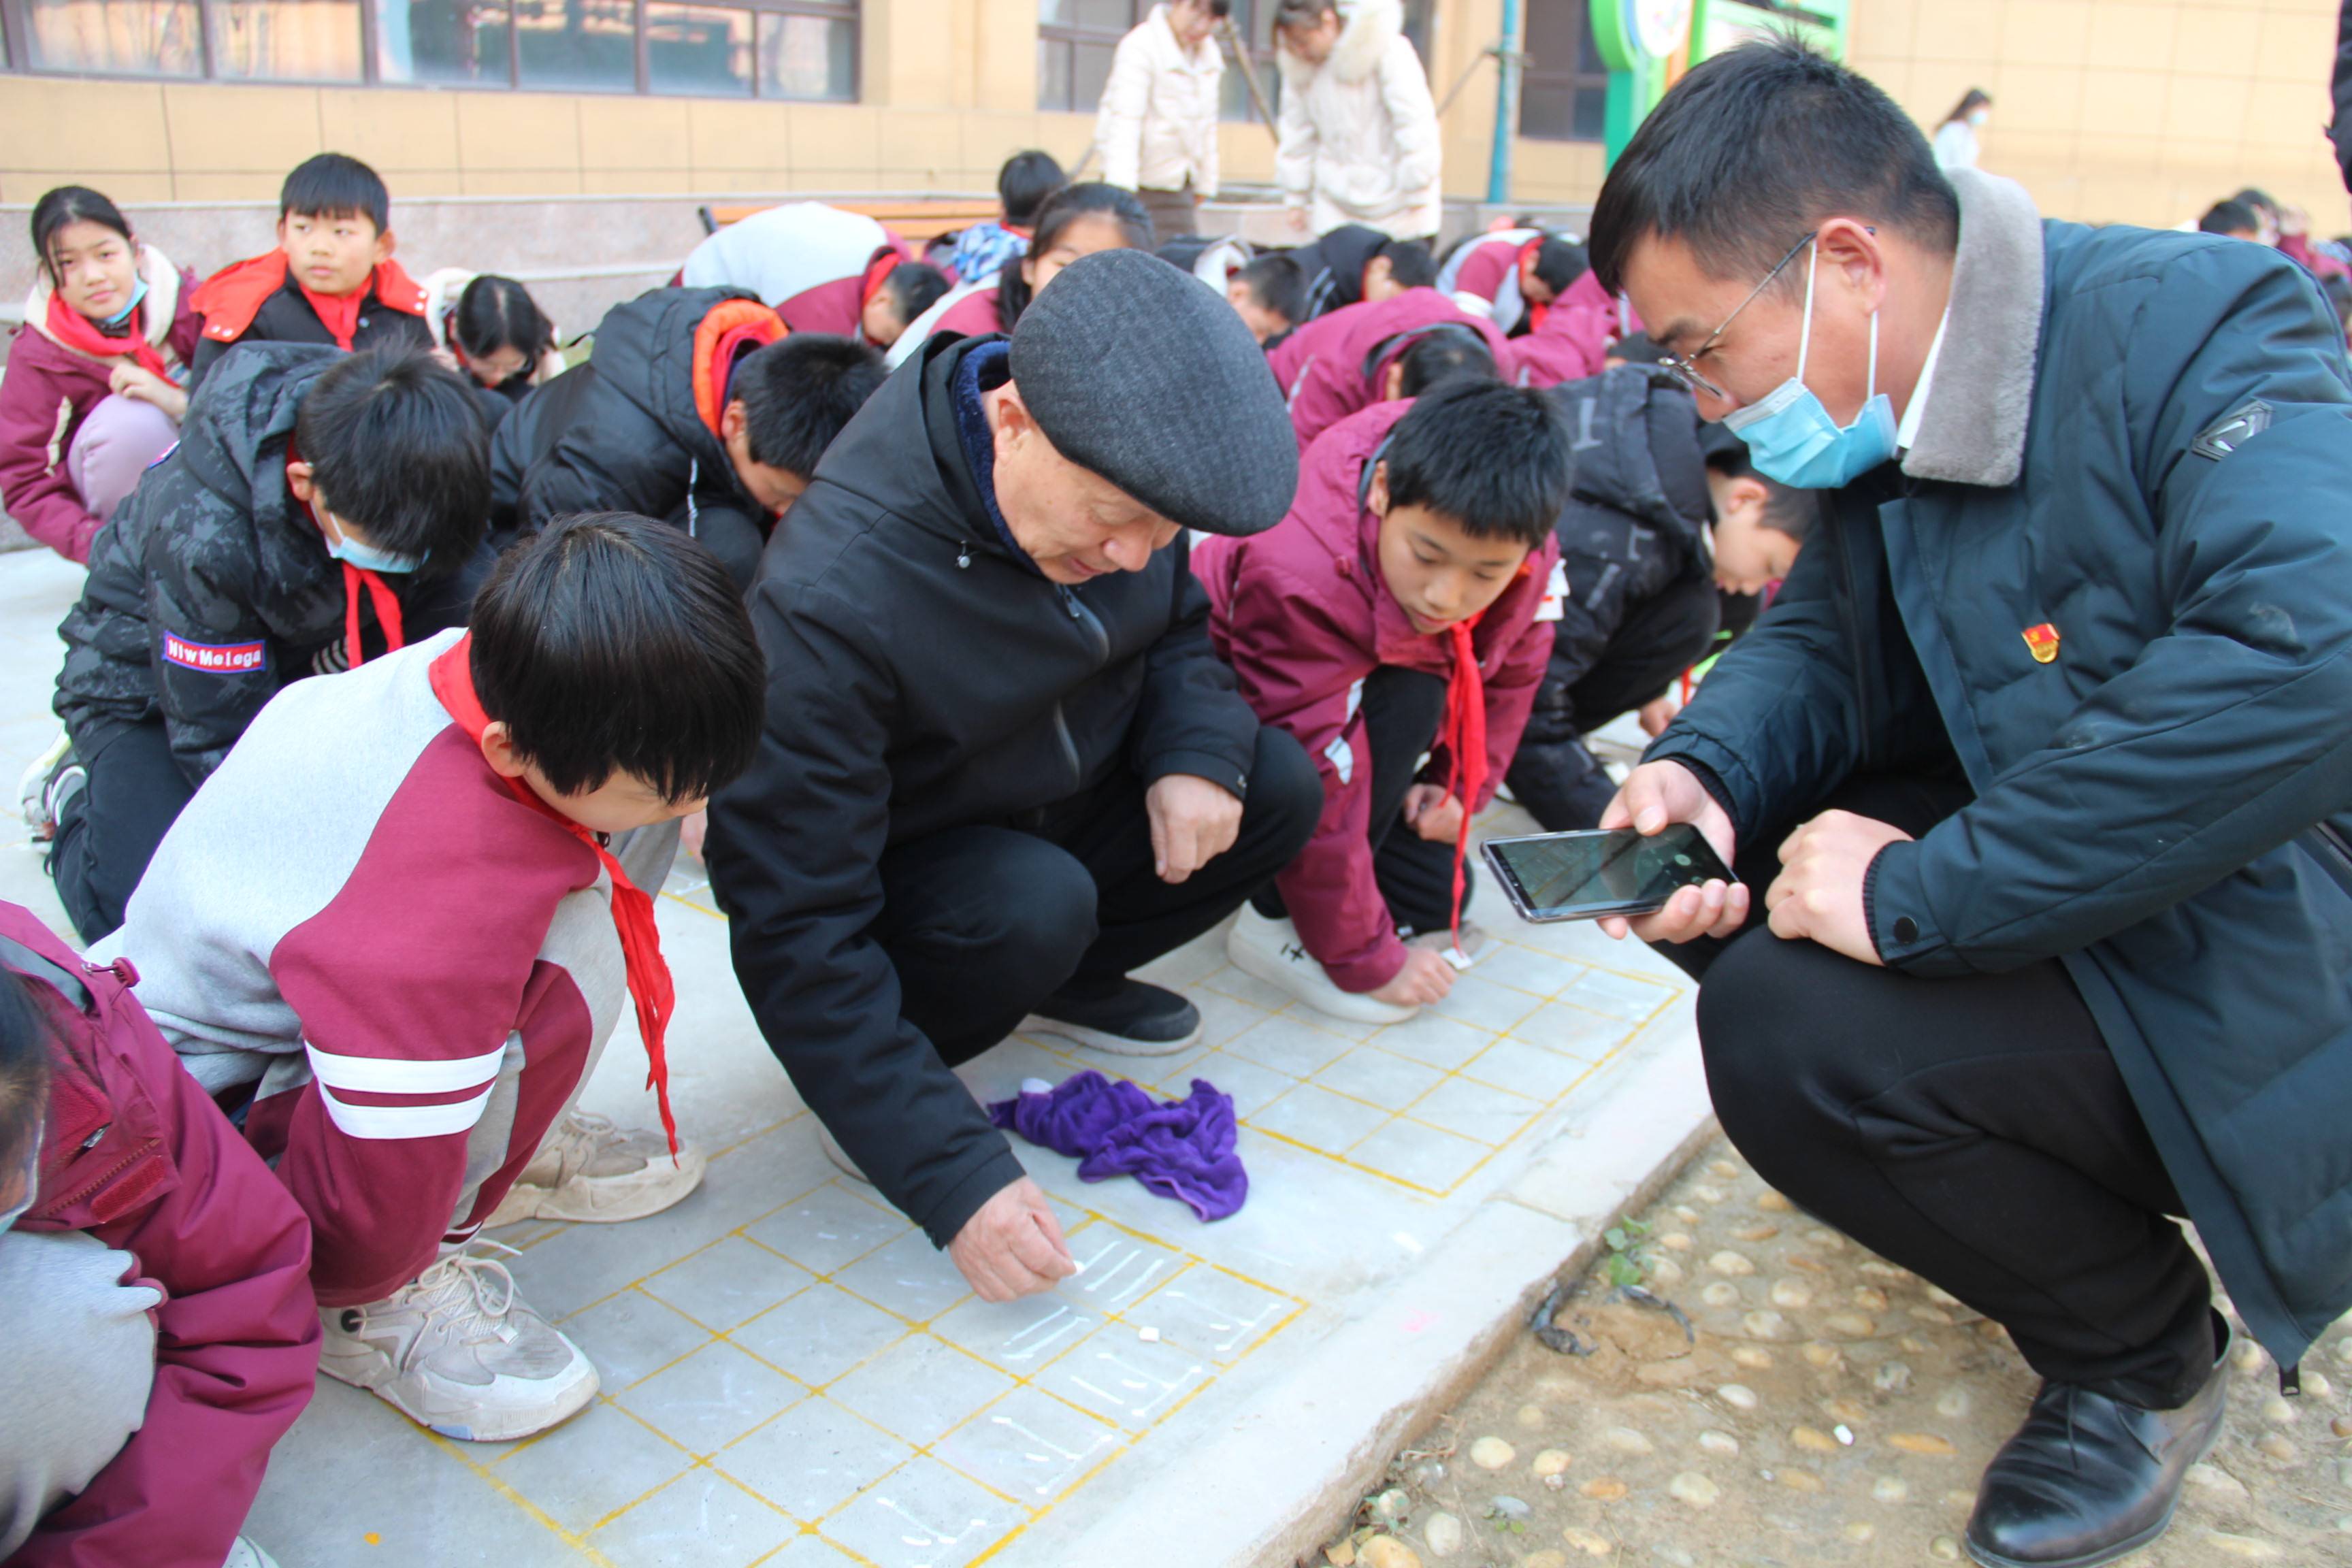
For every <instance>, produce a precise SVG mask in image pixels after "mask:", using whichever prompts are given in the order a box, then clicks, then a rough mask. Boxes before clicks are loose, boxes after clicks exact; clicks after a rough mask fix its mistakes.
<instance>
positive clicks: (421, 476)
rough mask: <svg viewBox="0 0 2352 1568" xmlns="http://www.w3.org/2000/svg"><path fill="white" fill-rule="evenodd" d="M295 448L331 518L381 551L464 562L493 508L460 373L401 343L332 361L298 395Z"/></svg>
mask: <svg viewBox="0 0 2352 1568" xmlns="http://www.w3.org/2000/svg"><path fill="white" fill-rule="evenodd" d="M294 446H295V448H296V450H297V451H298V452H299V454H300V456H301V458H302V460H303V461H304V462H306V463H309V464H310V478H311V482H312V483H313V484H315V485H317V486H318V489H319V493H320V496H321V497H322V498H323V499H324V501H325V504H326V505H327V507H328V508H329V509H331V510H332V511H333V512H334V513H335V515H336V516H338V517H341V518H347V519H349V520H350V521H352V522H353V523H355V524H356V525H358V526H359V528H361V529H362V531H365V533H366V534H367V538H368V542H369V543H371V544H373V545H375V546H376V547H377V548H378V549H382V550H389V551H393V552H396V553H399V554H402V555H415V556H421V557H423V558H424V564H423V565H422V566H420V567H419V568H418V569H417V575H418V576H420V577H426V578H431V577H441V576H446V575H447V574H450V573H453V572H455V571H457V569H458V568H459V567H460V566H462V565H464V564H465V563H466V560H467V557H468V556H470V555H472V554H473V552H474V547H475V546H476V545H478V544H479V543H480V542H481V541H482V530H483V527H484V524H485V521H486V520H487V519H488V515H489V510H490V443H489V437H488V435H487V433H485V432H484V430H483V428H482V416H481V413H480V410H479V408H478V406H477V405H476V404H475V401H474V394H473V393H472V391H471V390H469V389H468V388H467V385H466V383H465V381H464V380H463V379H461V378H460V377H459V376H458V374H457V372H455V371H452V370H449V369H447V368H446V367H445V366H443V365H442V364H441V363H440V362H439V361H437V360H436V359H434V358H433V357H432V356H430V355H429V354H425V353H420V352H419V351H417V350H416V349H415V348H413V347H411V346H408V345H405V344H403V345H400V346H398V347H391V348H378V349H368V350H366V351H364V352H362V353H355V354H349V355H346V356H344V357H343V358H341V359H338V360H337V361H335V363H332V364H331V365H329V366H328V367H327V368H326V369H325V370H324V371H321V372H320V374H319V378H318V379H317V380H316V381H313V382H312V383H310V385H309V386H307V387H305V388H304V389H303V391H302V406H301V410H300V412H299V413H298V414H297V415H296V416H295V422H294Z"/></svg>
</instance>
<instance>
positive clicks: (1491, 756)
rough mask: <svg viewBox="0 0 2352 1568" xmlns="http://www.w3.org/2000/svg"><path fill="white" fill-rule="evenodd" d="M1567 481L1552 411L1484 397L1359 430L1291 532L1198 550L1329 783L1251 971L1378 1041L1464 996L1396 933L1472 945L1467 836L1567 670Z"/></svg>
mask: <svg viewBox="0 0 2352 1568" xmlns="http://www.w3.org/2000/svg"><path fill="white" fill-rule="evenodd" d="M1568 479H1569V439H1568V426H1567V424H1566V422H1565V421H1564V420H1563V419H1562V418H1561V416H1560V412H1559V406H1558V405H1556V404H1555V403H1553V402H1552V401H1551V400H1550V399H1549V398H1548V397H1546V396H1544V395H1542V394H1540V393H1535V392H1526V391H1520V390H1517V389H1514V388H1511V387H1507V386H1504V385H1502V384H1500V383H1498V382H1495V381H1492V380H1470V381H1465V382H1462V383H1458V384H1454V385H1451V386H1446V387H1443V388H1441V389H1440V390H1438V391H1435V392H1433V393H1431V394H1430V395H1427V396H1425V397H1423V398H1421V399H1419V400H1418V401H1415V402H1411V403H1403V402H1395V403H1382V404H1380V405H1376V406H1374V407H1372V408H1369V409H1366V410H1365V411H1364V412H1362V413H1360V414H1358V415H1355V416H1352V417H1350V418H1348V419H1345V420H1342V421H1341V422H1340V423H1339V425H1337V426H1333V427H1332V428H1331V429H1330V430H1329V431H1328V432H1327V433H1326V434H1325V435H1324V436H1323V437H1322V438H1321V439H1319V440H1318V441H1317V442H1316V443H1315V444H1314V446H1312V447H1309V448H1308V449H1307V458H1306V462H1305V465H1304V469H1303V472H1302V474H1301V477H1300V480H1299V486H1298V495H1297V500H1295V501H1294V502H1293V503H1292V506H1291V509H1290V515H1289V516H1287V517H1286V518H1285V519H1284V520H1283V521H1281V523H1279V524H1278V525H1277V526H1276V527H1275V528H1273V529H1271V530H1269V531H1266V532H1265V533H1262V534H1259V535H1257V536H1255V538H1248V539H1212V540H1206V541H1203V542H1202V543H1201V544H1199V545H1198V546H1196V547H1195V548H1194V551H1193V554H1192V563H1193V571H1194V573H1195V574H1197V575H1198V576H1199V577H1200V579H1201V581H1202V584H1203V585H1204V586H1205V587H1206V588H1207V589H1208V592H1209V602H1210V605H1211V612H1210V622H1209V626H1210V632H1211V635H1212V636H1213V638H1214V640H1215V643H1216V647H1217V651H1218V653H1219V654H1221V655H1222V656H1223V658H1225V659H1226V661H1227V662H1228V663H1230V664H1231V665H1232V666H1233V668H1234V674H1235V676H1237V677H1238V678H1239V679H1240V683H1241V692H1242V695H1243V696H1244V698H1246V699H1247V700H1248V701H1249V705H1250V707H1251V709H1252V710H1254V711H1255V713H1256V714H1257V716H1258V718H1259V719H1260V720H1261V721H1264V722H1265V723H1267V724H1269V725H1273V726H1275V727H1276V728H1279V729H1281V730H1283V731H1286V732H1287V733H1288V734H1290V735H1291V736H1292V737H1294V738H1295V739H1297V742H1299V744H1300V745H1301V746H1303V747H1304V748H1305V749H1306V750H1307V753H1308V754H1309V755H1310V756H1312V757H1313V758H1315V765H1316V769H1317V772H1318V773H1320V774H1321V776H1322V781H1323V811H1322V816H1321V817H1320V819H1319V820H1318V823H1317V825H1316V828H1315V836H1314V837H1313V839H1312V840H1311V841H1310V842H1309V843H1308V844H1307V847H1306V849H1305V850H1304V851H1303V852H1302V853H1301V854H1300V855H1299V857H1298V858H1297V859H1296V860H1294V861H1292V862H1291V863H1290V865H1289V866H1288V867H1287V868H1285V869H1284V870H1283V871H1282V872H1281V873H1280V874H1279V875H1277V876H1276V879H1275V889H1276V890H1275V892H1273V893H1271V894H1269V893H1261V894H1259V895H1258V896H1257V898H1256V899H1255V900H1253V904H1252V907H1250V908H1245V909H1244V910H1242V912H1241V918H1240V920H1239V921H1236V922H1235V924H1234V930H1233V932H1232V934H1231V937H1230V939H1229V942H1228V950H1229V952H1231V954H1232V957H1233V960H1234V964H1235V965H1236V966H1238V967H1239V968H1240V969H1242V970H1243V971H1244V973H1249V974H1254V975H1256V976H1257V977H1258V978H1259V979H1262V980H1265V981H1266V982H1267V983H1268V984H1274V985H1277V986H1280V987H1281V988H1282V989H1283V990H1285V991H1286V992H1288V993H1289V994H1291V995H1293V996H1296V997H1297V998H1298V999H1299V1000H1301V1001H1303V1002H1305V1003H1307V1005H1309V1006H1311V1007H1315V1008H1317V1009H1318V1010H1319V1011H1322V1012H1325V1013H1328V1014H1331V1015H1333V1016H1338V1017H1342V1018H1349V1019H1353V1020H1356V1021H1358V1022H1362V1023H1371V1024H1391V1023H1401V1022H1402V1021H1403V1020H1405V1019H1407V1018H1410V1017H1412V1016H1413V1014H1414V1013H1415V1012H1417V1011H1418V1010H1419V1009H1420V1008H1421V1007H1423V1005H1428V1004H1430V1003H1433V1002H1437V1001H1441V1000H1443V999H1444V996H1445V994H1446V993H1447V991H1449V990H1450V989H1452V987H1453V984H1454V968H1453V966H1452V965H1451V963H1448V961H1447V960H1446V958H1445V957H1444V955H1443V953H1442V952H1440V951H1439V949H1438V948H1437V947H1434V946H1431V945H1428V944H1425V943H1424V944H1422V945H1408V944H1407V942H1406V941H1405V939H1404V938H1403V937H1402V936H1400V935H1399V934H1398V931H1399V928H1400V927H1402V928H1405V929H1407V930H1410V931H1413V932H1416V933H1428V934H1430V935H1432V936H1433V937H1438V938H1441V939H1445V940H1448V941H1450V940H1451V939H1450V938H1448V935H1447V933H1449V932H1453V933H1454V934H1455V935H1458V931H1459V926H1460V915H1461V907H1462V903H1463V901H1464V900H1466V898H1467V896H1468V890H1469V872H1468V869H1467V868H1466V867H1465V865H1464V863H1463V836H1464V834H1465V832H1466V831H1467V830H1468V825H1469V820H1470V817H1471V816H1473V815H1475V813H1476V812H1477V811H1478V810H1479V809H1480V808H1482V807H1484V806H1485V805H1486V803H1487V801H1489V800H1490V799H1492V798H1493V796H1494V793H1495V789H1496V785H1498V784H1501V782H1502V778H1503V770H1504V769H1505V768H1506V767H1507V765H1508V764H1509V763H1510V758H1511V752H1512V751H1513V750H1514V749H1515V748H1516V747H1517V744H1518V740H1519V730H1520V727H1521V726H1522V725H1523V724H1525V723H1526V722H1527V717H1528V705H1529V704H1530V703H1531V702H1532V701H1533V700H1534V699H1535V691H1536V684H1537V682H1538V680H1539V679H1541V677H1542V675H1543V671H1544V664H1545V661H1546V659H1547V658H1549V655H1550V652H1551V626H1550V625H1549V622H1550V621H1552V620H1554V619H1557V618H1558V616H1559V591H1558V589H1559V584H1558V582H1557V580H1556V578H1555V574H1554V563H1555V562H1556V561H1557V560H1558V558H1559V556H1558V551H1557V549H1556V547H1555V545H1554V543H1553V541H1552V532H1551V528H1552V520H1553V519H1554V518H1556V517H1557V516H1559V510H1560V508H1561V506H1562V505H1563V504H1565V502H1566V500H1567V499H1568ZM1424 752H1426V753H1429V756H1430V761H1429V763H1428V765H1427V766H1426V767H1423V768H1419V769H1416V767H1415V764H1416V763H1418V762H1419V760H1420V759H1421V757H1422V756H1423V753H1424Z"/></svg>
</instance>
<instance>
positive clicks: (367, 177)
mask: <svg viewBox="0 0 2352 1568" xmlns="http://www.w3.org/2000/svg"><path fill="white" fill-rule="evenodd" d="M288 216H299V217H323V218H339V217H363V218H365V219H367V220H368V221H369V222H370V223H372V224H373V225H375V231H376V233H378V234H382V233H383V231H384V230H385V229H388V228H390V227H391V226H392V193H391V192H390V191H387V190H385V189H384V188H383V176H382V175H380V174H377V173H376V172H375V171H374V170H373V169H371V168H369V167H368V166H367V165H366V164H365V163H361V162H360V161H359V160H358V159H357V158H353V157H351V156H349V155H347V154H345V153H320V154H319V155H318V156H317V157H315V158H305V159H303V160H302V162H300V163H297V164H295V165H294V172H293V173H292V174H289V175H287V176H286V183H285V184H283V185H280V186H279V187H278V221H279V222H280V223H283V222H284V221H285V220H286V219H287V217H288Z"/></svg>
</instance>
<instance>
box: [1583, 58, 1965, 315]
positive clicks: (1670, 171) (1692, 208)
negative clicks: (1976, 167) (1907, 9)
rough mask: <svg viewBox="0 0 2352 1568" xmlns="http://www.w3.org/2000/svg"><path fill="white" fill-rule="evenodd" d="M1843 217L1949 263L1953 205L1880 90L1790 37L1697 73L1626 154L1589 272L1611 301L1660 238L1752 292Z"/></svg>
mask: <svg viewBox="0 0 2352 1568" xmlns="http://www.w3.org/2000/svg"><path fill="white" fill-rule="evenodd" d="M1840 214H1848V215H1851V216H1854V217H1858V218H1862V219H1864V220H1865V221H1867V222H1870V223H1873V224H1874V225H1876V226H1878V227H1879V228H1880V229H1881V230H1882V231H1885V230H1887V229H1899V230H1901V231H1902V232H1904V233H1905V234H1906V235H1908V236H1909V237H1911V238H1912V239H1913V240H1914V241H1916V243H1918V244H1920V245H1922V246H1926V247H1929V248H1931V249H1934V250H1937V251H1941V252H1945V253H1949V252H1950V251H1951V250H1952V249H1953V248H1954V247H1956V246H1957V245H1958V242H1959V233H1960V206H1959V198H1958V196H1957V195H1954V194H1953V191H1952V187H1951V184H1950V183H1949V182H1948V181H1947V180H1946V179H1945V178H1944V176H1943V174H1942V173H1941V172H1940V171H1939V170H1937V167H1936V159H1935V155H1934V154H1933V153H1930V152H1929V151H1928V149H1927V138H1926V137H1924V136H1922V135H1921V134H1920V133H1919V127H1918V126H1917V125H1916V124H1915V123H1913V121H1912V119H1911V117H1910V116H1909V115H1907V114H1906V113H1904V112H1903V110H1900V109H1898V108H1896V107H1895V100H1893V99H1890V98H1888V97H1887V96H1886V94H1885V92H1884V91H1882V90H1881V89H1879V88H1878V86H1877V84H1875V83H1874V82H1873V81H1871V80H1870V79H1868V78H1866V77H1864V76H1860V75H1858V74H1856V73H1855V72H1853V71H1851V70H1848V69H1847V68H1845V67H1843V66H1842V65H1840V64H1838V63H1837V62H1836V61H1835V60H1833V59H1831V58H1829V57H1828V56H1826V55H1823V54H1822V53H1820V52H1818V51H1817V50H1815V49H1813V48H1811V47H1808V46H1807V45H1805V44H1803V43H1801V42H1799V41H1797V40H1796V39H1794V38H1790V37H1780V38H1775V39H1772V40H1770V41H1769V42H1761V43H1752V44H1742V45H1740V46H1739V47H1738V48H1735V49H1728V50H1726V51H1725V52H1724V53H1722V54H1719V55H1717V56H1715V57H1713V58H1710V59H1706V60H1702V61H1701V62H1699V63H1698V64H1697V65H1695V66H1693V67H1692V68H1690V70H1689V72H1688V73H1687V74H1686V75H1685V76H1684V78H1683V79H1682V80H1680V81H1678V82H1676V83H1675V85H1674V87H1673V88H1672V89H1670V90H1668V92H1667V93H1666V96H1665V97H1664V99H1662V100H1659V103H1658V107H1657V108H1655V109H1654V110H1651V111H1650V114H1649V118H1647V119H1645V120H1644V121H1642V127H1641V129H1640V130H1638V131H1636V132H1634V133H1633V140H1632V141H1631V142H1627V143H1626V146H1625V151H1624V153H1622V155H1621V156H1620V157H1619V158H1618V160H1617V163H1616V166H1615V167H1614V168H1612V169H1611V170H1610V171H1609V177H1608V178H1607V179H1606V180H1605V181H1603V182H1602V183H1601V195H1600V197H1599V199H1598V200H1597V201H1596V202H1594V204H1593V208H1592V228H1591V258H1592V269H1593V271H1595V272H1597V273H1599V274H1600V275H1601V287H1603V288H1605V289H1608V290H1609V292H1611V293H1612V294H1614V293H1616V292H1618V291H1619V290H1620V289H1622V288H1624V286H1625V262H1626V258H1628V257H1630V256H1631V255H1632V254H1633V247H1635V246H1636V245H1639V244H1640V243H1641V242H1642V241H1643V240H1644V239H1647V238H1650V237H1653V236H1655V237H1660V238H1675V239H1679V240H1681V241H1682V242H1683V243H1684V244H1685V245H1686V246H1688V247H1690V253H1691V258H1692V260H1693V261H1695V262H1696V263H1697V265H1698V268H1699V269H1700V270H1701V271H1702V272H1705V273H1706V275H1707V276H1709V277H1711V278H1745V279H1748V280H1749V281H1751V282H1752V281H1754V280H1756V279H1761V278H1762V277H1763V276H1764V275H1765V274H1766V273H1767V272H1769V271H1770V270H1771V268H1772V265H1773V263H1774V262H1776V261H1778V260H1780V258H1781V257H1782V256H1784V255H1786V254H1787V253H1788V251H1789V247H1791V246H1793V245H1795V244H1796V243H1797V241H1798V240H1800V239H1801V238H1803V237H1804V236H1805V234H1806V233H1807V232H1808V231H1809V230H1811V229H1815V228H1818V227H1820V226H1821V224H1822V219H1824V218H1827V217H1832V216H1837V215H1840ZM1784 281H1785V275H1784Z"/></svg>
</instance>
